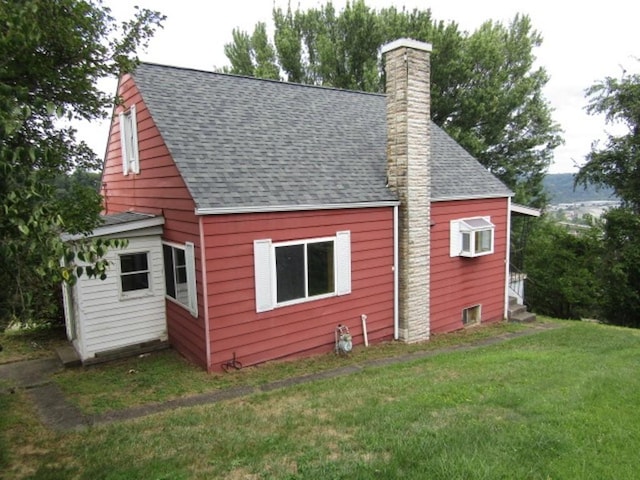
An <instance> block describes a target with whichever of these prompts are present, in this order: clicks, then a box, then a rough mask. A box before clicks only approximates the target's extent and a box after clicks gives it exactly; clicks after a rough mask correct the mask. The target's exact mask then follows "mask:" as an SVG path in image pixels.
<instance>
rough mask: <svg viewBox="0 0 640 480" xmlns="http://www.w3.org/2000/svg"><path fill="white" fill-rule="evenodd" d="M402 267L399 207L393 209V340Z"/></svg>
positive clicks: (396, 330) (396, 334) (395, 329)
mask: <svg viewBox="0 0 640 480" xmlns="http://www.w3.org/2000/svg"><path fill="white" fill-rule="evenodd" d="M399 271H400V267H399V265H398V206H397V205H396V206H395V207H393V339H394V340H398V336H399V335H398V326H399V323H400V322H399V317H398V312H399V307H398V294H399V288H398V278H399V273H400V272H399Z"/></svg>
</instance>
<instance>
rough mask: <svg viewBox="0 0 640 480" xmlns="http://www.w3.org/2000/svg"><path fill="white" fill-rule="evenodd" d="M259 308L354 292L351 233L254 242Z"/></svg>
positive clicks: (264, 309) (269, 308)
mask: <svg viewBox="0 0 640 480" xmlns="http://www.w3.org/2000/svg"><path fill="white" fill-rule="evenodd" d="M253 251H254V269H255V287H256V311H257V312H266V311H269V310H272V309H274V308H276V307H283V306H287V305H295V304H297V303H302V302H307V301H312V300H318V299H321V298H327V297H333V296H336V295H346V294H348V293H351V233H350V232H349V231H343V232H337V233H336V235H335V236H334V237H324V238H313V239H305V240H296V241H290V242H280V243H272V242H271V240H270V239H265V240H256V241H254V243H253Z"/></svg>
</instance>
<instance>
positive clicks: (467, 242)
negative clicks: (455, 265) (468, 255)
mask: <svg viewBox="0 0 640 480" xmlns="http://www.w3.org/2000/svg"><path fill="white" fill-rule="evenodd" d="M462 251H463V252H470V251H471V235H469V234H468V233H463V234H462Z"/></svg>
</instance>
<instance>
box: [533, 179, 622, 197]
mask: <svg viewBox="0 0 640 480" xmlns="http://www.w3.org/2000/svg"><path fill="white" fill-rule="evenodd" d="M544 188H545V190H546V191H547V193H548V194H549V203H552V204H558V203H576V202H590V201H596V200H615V199H616V197H615V196H614V195H613V190H611V189H610V188H601V189H600V190H596V189H595V187H592V186H589V188H587V189H586V190H585V188H584V187H582V186H578V187H576V189H575V191H574V190H573V173H554V174H549V175H547V176H546V177H545V179H544Z"/></svg>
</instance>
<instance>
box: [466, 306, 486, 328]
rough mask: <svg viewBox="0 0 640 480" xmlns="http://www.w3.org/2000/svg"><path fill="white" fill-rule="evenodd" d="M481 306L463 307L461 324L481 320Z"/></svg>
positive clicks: (469, 323) (472, 323) (471, 323)
mask: <svg viewBox="0 0 640 480" xmlns="http://www.w3.org/2000/svg"><path fill="white" fill-rule="evenodd" d="M481 315H482V306H481V305H474V306H473V307H469V308H465V309H464V310H462V324H463V325H465V326H467V325H477V324H478V323H480V321H481Z"/></svg>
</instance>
